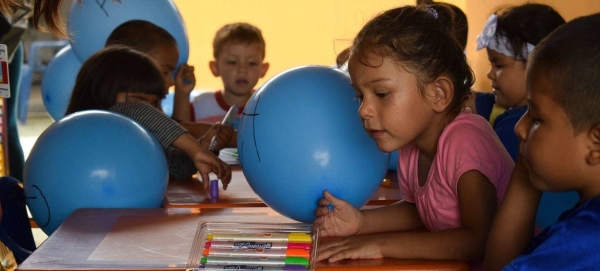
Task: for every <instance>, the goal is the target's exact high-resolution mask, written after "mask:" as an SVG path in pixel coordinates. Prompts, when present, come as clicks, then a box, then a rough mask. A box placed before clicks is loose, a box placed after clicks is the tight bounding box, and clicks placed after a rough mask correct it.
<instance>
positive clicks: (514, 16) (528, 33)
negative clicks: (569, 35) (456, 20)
mask: <svg viewBox="0 0 600 271" xmlns="http://www.w3.org/2000/svg"><path fill="white" fill-rule="evenodd" d="M494 13H495V14H497V15H498V25H497V26H496V35H495V36H496V38H498V36H499V35H501V36H504V37H506V38H507V39H508V42H509V43H510V45H511V48H512V50H513V52H512V53H513V55H514V56H515V58H516V59H525V57H523V51H522V48H523V47H524V46H525V45H526V44H527V43H529V44H531V45H534V46H535V45H537V44H538V43H539V42H540V41H541V40H542V39H543V38H544V37H546V36H547V35H548V34H550V32H552V31H554V29H556V28H557V27H559V26H560V25H562V24H564V23H565V19H563V17H562V16H560V14H559V13H558V12H556V10H554V9H553V8H552V7H551V6H548V5H543V4H523V5H520V6H514V7H508V8H503V9H500V10H497V11H496V12H494Z"/></svg>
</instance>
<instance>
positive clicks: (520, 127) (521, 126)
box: [515, 112, 531, 142]
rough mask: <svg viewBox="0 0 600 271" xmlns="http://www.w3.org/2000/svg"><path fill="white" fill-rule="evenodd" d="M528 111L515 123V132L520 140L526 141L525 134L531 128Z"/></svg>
mask: <svg viewBox="0 0 600 271" xmlns="http://www.w3.org/2000/svg"><path fill="white" fill-rule="evenodd" d="M528 113H529V112H526V113H525V114H524V115H523V116H522V117H521V119H520V120H519V121H518V122H517V124H516V125H515V134H517V136H518V137H519V138H520V139H521V142H526V141H527V135H528V134H529V129H530V128H531V118H530V117H529V114H528Z"/></svg>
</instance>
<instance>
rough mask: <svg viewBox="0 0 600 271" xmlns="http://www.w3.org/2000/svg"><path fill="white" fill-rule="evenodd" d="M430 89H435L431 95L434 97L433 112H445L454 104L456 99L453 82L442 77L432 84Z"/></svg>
mask: <svg viewBox="0 0 600 271" xmlns="http://www.w3.org/2000/svg"><path fill="white" fill-rule="evenodd" d="M430 87H432V88H434V89H432V91H431V92H432V93H430V95H432V97H433V99H432V100H431V101H432V104H431V105H432V108H433V110H434V111H435V112H438V113H441V112H444V111H445V110H446V108H448V106H449V105H450V104H451V103H452V100H453V97H454V85H453V84H452V81H451V80H450V78H448V77H445V76H440V77H438V78H436V79H435V81H434V82H433V83H431V84H430Z"/></svg>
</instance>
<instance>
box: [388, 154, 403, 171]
mask: <svg viewBox="0 0 600 271" xmlns="http://www.w3.org/2000/svg"><path fill="white" fill-rule="evenodd" d="M399 152H400V151H398V150H396V151H393V152H391V153H390V163H389V165H388V169H389V170H398V158H400V157H399V156H398V154H399Z"/></svg>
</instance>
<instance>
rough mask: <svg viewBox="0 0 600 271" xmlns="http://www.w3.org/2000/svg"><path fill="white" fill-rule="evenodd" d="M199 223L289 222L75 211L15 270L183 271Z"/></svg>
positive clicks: (447, 265) (349, 265)
mask: <svg viewBox="0 0 600 271" xmlns="http://www.w3.org/2000/svg"><path fill="white" fill-rule="evenodd" d="M203 222H247V223H252V222H261V223H294V221H292V220H290V219H288V218H285V217H283V216H281V215H279V214H277V213H276V212H274V211H273V210H271V209H270V208H265V207H261V208H224V209H203V210H198V209H185V208H173V209H165V208H162V209H79V210H76V211H75V212H73V214H72V215H71V216H70V217H69V218H68V219H67V220H66V221H65V223H64V224H63V225H61V226H60V227H59V228H58V229H57V230H56V231H55V232H54V233H53V234H52V235H51V236H50V237H49V238H48V239H47V240H46V241H45V242H44V243H43V244H42V245H41V246H40V247H39V248H38V249H37V250H36V251H35V252H34V253H33V254H32V255H31V256H29V258H27V260H25V261H24V262H23V263H22V264H21V265H20V266H19V268H18V269H17V270H27V271H42V270H44V271H46V270H68V271H74V270H86V271H89V270H103V271H106V270H152V271H156V270H185V268H186V266H187V259H188V257H189V254H190V250H191V247H192V243H193V241H194V237H195V234H196V230H197V228H198V226H199V225H200V223H203ZM316 270H319V271H333V270H346V271H350V270H468V265H466V264H465V263H464V262H460V261H427V260H396V259H377V260H345V261H341V262H339V263H333V264H330V263H326V262H319V263H317V266H316Z"/></svg>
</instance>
